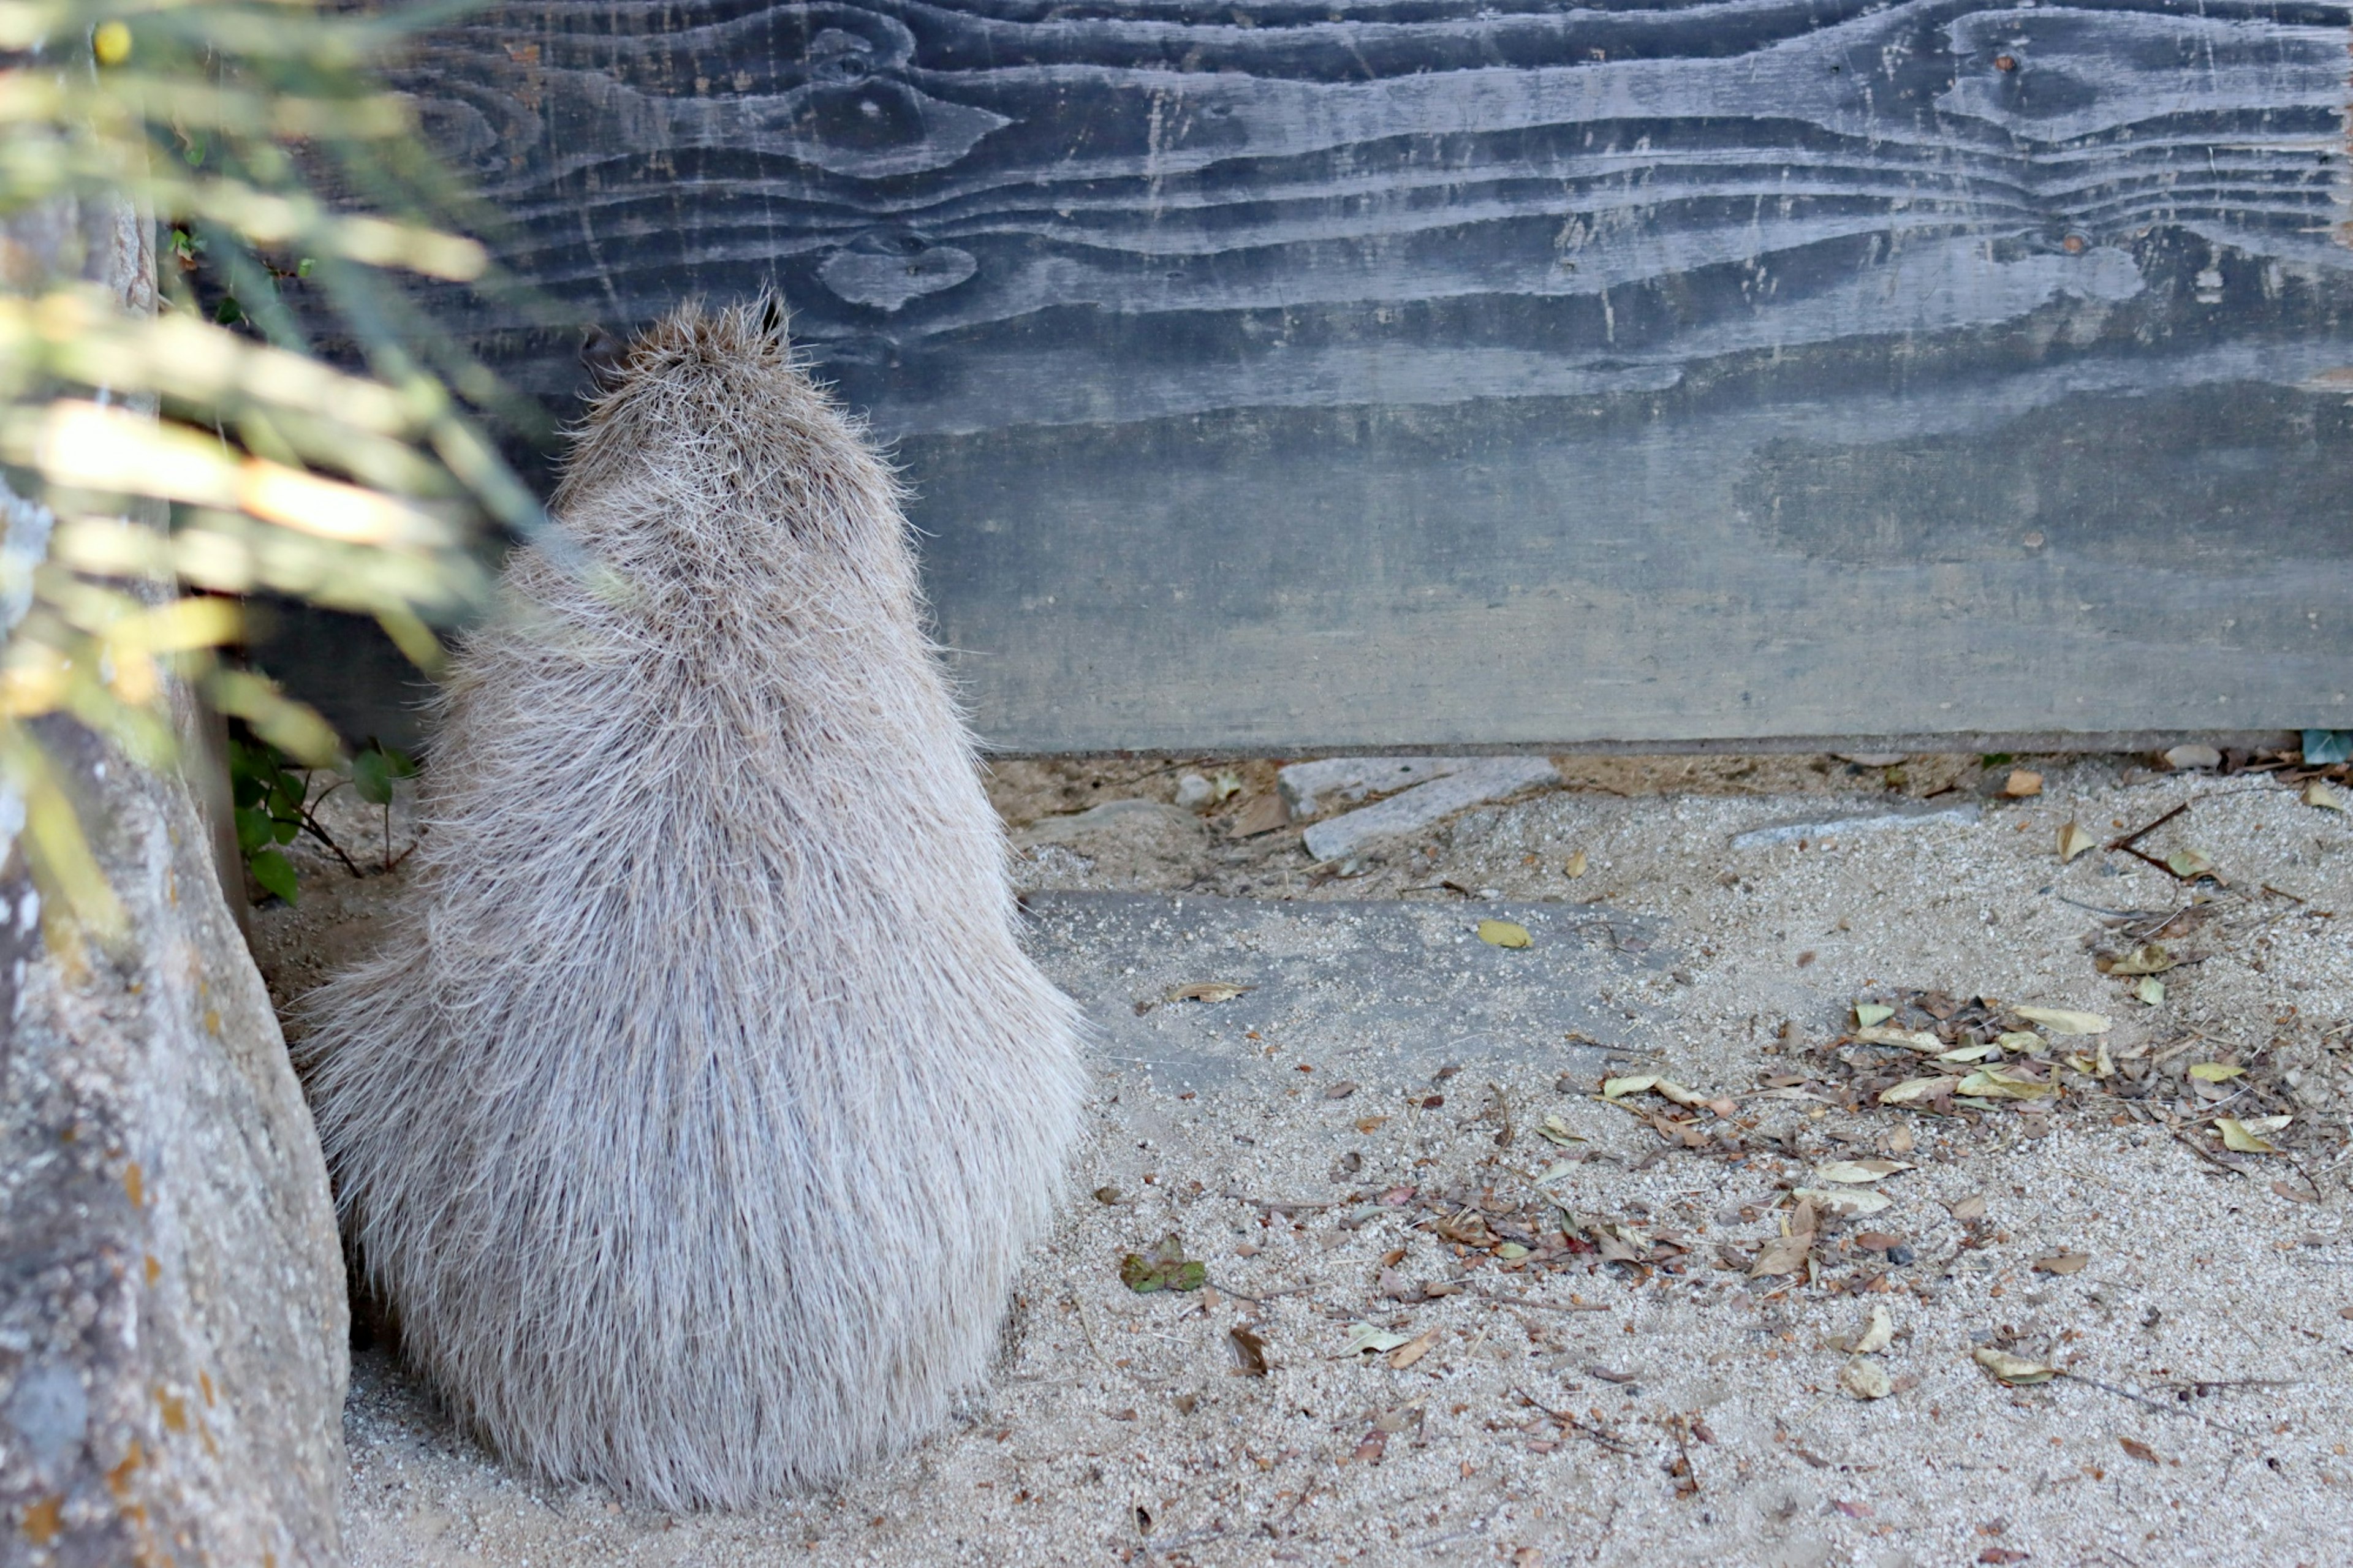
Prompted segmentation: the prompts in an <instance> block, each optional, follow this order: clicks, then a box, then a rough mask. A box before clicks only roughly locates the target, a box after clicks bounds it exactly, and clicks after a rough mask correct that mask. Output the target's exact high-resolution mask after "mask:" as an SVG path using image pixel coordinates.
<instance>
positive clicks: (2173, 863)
mask: <svg viewBox="0 0 2353 1568" xmlns="http://www.w3.org/2000/svg"><path fill="white" fill-rule="evenodd" d="M2165 868H2166V869H2167V870H2168V871H2170V872H2172V873H2173V874H2174V875H2175V876H2177V877H2179V878H2180V879H2182V880H2183V881H2185V882H2194V881H2196V880H2197V879H2199V878H2200V877H2207V876H2211V875H2212V874H2213V871H2214V862H2213V861H2211V860H2209V859H2208V858H2206V857H2205V856H2203V855H2200V853H2199V852H2198V851H2197V850H2195V849H2176V850H2175V851H2174V852H2173V853H2172V854H2170V855H2168V856H2167V857H2166V858H2165Z"/></svg>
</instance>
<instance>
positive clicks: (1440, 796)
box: [1305, 757, 1560, 860]
mask: <svg viewBox="0 0 2353 1568" xmlns="http://www.w3.org/2000/svg"><path fill="white" fill-rule="evenodd" d="M1400 760H1402V759H1400ZM1558 783H1560V771H1559V770H1558V769H1556V768H1555V767H1554V766H1553V765H1552V759H1550V758H1549V757H1481V758H1479V759H1478V760H1476V761H1475V762H1469V763H1465V764H1464V765H1463V766H1462V767H1461V768H1458V769H1456V770H1455V771H1453V772H1451V773H1448V774H1446V775H1445V776H1444V777H1442V778H1436V779H1432V780H1430V782H1429V783H1428V784H1416V785H1415V786H1414V787H1413V788H1411V789H1409V790H1407V791H1406V792H1405V793H1404V794H1403V795H1391V796H1389V798H1388V799H1387V800H1385V801H1382V802H1381V803H1380V804H1379V805H1368V806H1366V807H1365V808H1364V809H1363V810H1361V811H1352V812H1349V813H1348V814H1347V815H1345V816H1335V817H1333V818H1332V819H1331V820H1330V821H1328V822H1319V823H1317V824H1316V825H1315V826H1313V827H1311V828H1309V829H1308V830H1307V833H1306V835H1305V842H1306V845H1307V852H1308V853H1309V854H1310V855H1313V856H1314V857H1315V858H1316V859H1318V860H1336V859H1338V858H1341V857H1342V856H1344V855H1353V854H1355V853H1356V851H1357V850H1359V849H1361V848H1363V847H1365V846H1366V845H1367V844H1370V843H1372V842H1374V841H1375V840H1376V839H1381V838H1394V837H1398V836H1399V835H1401V834H1407V833H1416V832H1419V831H1420V830H1421V829H1422V828H1425V827H1428V826H1430V825H1431V824H1432V823H1434V822H1438V821H1440V820H1442V819H1443V818H1446V817H1449V816H1453V815H1454V814H1455V813H1456V812H1458V811H1461V810H1463V809H1465V808H1467V807H1470V806H1473V805H1479V804H1481V803H1482V802H1484V801H1490V800H1502V799H1503V798H1504V796H1506V795H1517V794H1519V793H1520V791H1522V790H1525V789H1534V788H1535V787H1536V786H1538V785H1540V784H1558Z"/></svg>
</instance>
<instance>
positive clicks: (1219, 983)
mask: <svg viewBox="0 0 2353 1568" xmlns="http://www.w3.org/2000/svg"><path fill="white" fill-rule="evenodd" d="M1257 989H1258V987H1257V986H1255V985H1241V984H1236V983H1235V982H1233V981H1230V980H1197V981H1195V982H1194V983H1193V984H1190V985H1179V986H1178V987H1176V990H1174V991H1171V992H1170V993H1168V995H1167V998H1166V999H1167V1000H1168V1001H1171V1002H1230V1001H1232V1000H1233V999H1234V998H1235V997H1237V996H1240V995H1241V994H1243V993H1244V992H1247V991H1255V990H1257Z"/></svg>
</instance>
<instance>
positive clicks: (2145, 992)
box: [2133, 974, 2165, 1007]
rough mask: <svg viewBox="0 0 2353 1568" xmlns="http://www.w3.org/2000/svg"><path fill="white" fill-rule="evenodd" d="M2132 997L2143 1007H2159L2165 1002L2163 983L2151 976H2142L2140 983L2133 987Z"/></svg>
mask: <svg viewBox="0 0 2353 1568" xmlns="http://www.w3.org/2000/svg"><path fill="white" fill-rule="evenodd" d="M2133 995H2134V997H2135V998H2136V999H2137V1000H2138V1001H2139V1002H2140V1003H2141V1004H2142V1005H2145V1006H2149V1007H2155V1006H2158V1005H2162V1004H2163V1003H2164V1001H2165V982H2164V981H2162V980H2159V979H2158V978H2157V976H2155V975H2153V974H2151V975H2147V976H2144V977H2143V978H2142V980H2141V983H2140V984H2137V985H2136V986H2134V987H2133Z"/></svg>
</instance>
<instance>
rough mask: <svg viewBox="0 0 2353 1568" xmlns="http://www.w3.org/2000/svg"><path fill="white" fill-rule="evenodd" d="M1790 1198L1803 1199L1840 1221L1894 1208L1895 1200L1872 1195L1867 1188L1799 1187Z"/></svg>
mask: <svg viewBox="0 0 2353 1568" xmlns="http://www.w3.org/2000/svg"><path fill="white" fill-rule="evenodd" d="M1790 1195H1791V1196H1792V1197H1799V1198H1804V1199H1807V1200H1808V1201H1810V1202H1811V1203H1812V1204H1813V1205H1814V1206H1815V1207H1816V1208H1817V1209H1819V1210H1820V1211H1821V1212H1822V1213H1824V1214H1830V1215H1837V1216H1838V1217H1839V1218H1841V1219H1857V1218H1860V1217H1861V1216H1862V1215H1867V1214H1877V1213H1879V1211H1880V1210H1882V1209H1884V1208H1889V1207H1892V1206H1894V1202H1895V1200H1894V1198H1891V1197H1889V1196H1888V1195H1887V1194H1884V1193H1874V1192H1873V1191H1872V1190H1871V1189H1869V1188H1868V1187H1799V1188H1798V1189H1796V1190H1795V1191H1794V1192H1793V1193H1792V1194H1790Z"/></svg>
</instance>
